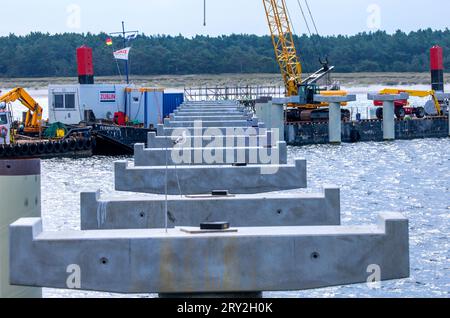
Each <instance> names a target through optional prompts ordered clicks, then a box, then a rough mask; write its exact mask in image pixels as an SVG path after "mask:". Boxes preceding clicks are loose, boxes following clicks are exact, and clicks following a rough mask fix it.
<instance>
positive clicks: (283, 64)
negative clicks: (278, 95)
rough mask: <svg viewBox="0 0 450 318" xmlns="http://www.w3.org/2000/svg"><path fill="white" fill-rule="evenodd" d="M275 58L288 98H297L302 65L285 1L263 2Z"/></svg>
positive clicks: (272, 0) (265, 0) (269, 0)
mask: <svg viewBox="0 0 450 318" xmlns="http://www.w3.org/2000/svg"><path fill="white" fill-rule="evenodd" d="M263 4H264V9H265V11H266V17H267V23H268V24H269V29H270V34H271V36H272V43H273V47H274V49H275V56H276V59H277V62H278V65H279V67H280V70H281V76H282V77H283V80H284V83H285V86H286V94H287V96H297V95H298V88H299V85H300V84H301V81H302V65H301V63H300V59H299V56H298V54H297V49H296V48H295V43H294V37H293V33H292V28H291V24H290V23H289V16H288V14H287V8H286V2H285V0H263Z"/></svg>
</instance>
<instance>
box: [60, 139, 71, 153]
mask: <svg viewBox="0 0 450 318" xmlns="http://www.w3.org/2000/svg"><path fill="white" fill-rule="evenodd" d="M69 149H70V145H69V142H68V141H67V140H63V141H62V142H61V152H63V153H64V152H68V151H69Z"/></svg>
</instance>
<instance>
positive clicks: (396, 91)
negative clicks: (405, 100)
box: [380, 88, 442, 114]
mask: <svg viewBox="0 0 450 318" xmlns="http://www.w3.org/2000/svg"><path fill="white" fill-rule="evenodd" d="M400 93H407V94H409V96H414V97H421V98H424V97H428V96H431V98H432V99H433V103H434V106H435V107H436V111H437V113H438V114H441V113H442V108H441V104H440V103H439V100H438V98H437V96H436V92H435V91H434V90H430V91H427V90H413V89H397V88H386V89H383V90H381V91H380V94H382V95H396V94H400Z"/></svg>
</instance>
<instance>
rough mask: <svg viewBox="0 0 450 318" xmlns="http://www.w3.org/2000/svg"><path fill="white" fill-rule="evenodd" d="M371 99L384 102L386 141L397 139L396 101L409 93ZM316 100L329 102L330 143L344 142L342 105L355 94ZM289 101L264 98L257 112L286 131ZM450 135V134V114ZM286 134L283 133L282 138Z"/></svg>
mask: <svg viewBox="0 0 450 318" xmlns="http://www.w3.org/2000/svg"><path fill="white" fill-rule="evenodd" d="M368 99H369V100H371V101H382V102H383V139H384V140H385V141H392V140H395V102H396V101H400V100H402V101H404V100H408V99H409V95H408V94H406V93H401V94H397V95H387V94H368ZM314 100H315V101H316V102H320V103H326V104H328V105H329V106H328V109H329V118H328V125H329V126H328V133H329V143H331V144H340V143H341V142H342V114H341V108H342V107H341V105H342V104H343V103H349V102H353V101H356V96H355V95H346V96H324V95H316V96H315V97H314ZM287 103H288V101H287V99H274V100H263V101H259V102H258V103H257V104H256V113H257V115H258V117H260V118H261V120H263V121H264V122H265V123H266V127H267V128H278V129H280V131H284V124H285V118H284V107H285V105H286V104H287ZM448 118H449V136H450V116H449V117H448ZM283 137H284V136H283V135H282V134H281V138H283Z"/></svg>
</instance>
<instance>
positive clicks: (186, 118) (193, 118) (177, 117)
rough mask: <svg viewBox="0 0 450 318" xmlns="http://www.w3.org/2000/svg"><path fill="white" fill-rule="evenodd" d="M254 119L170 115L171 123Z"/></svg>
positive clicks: (232, 116) (223, 116)
mask: <svg viewBox="0 0 450 318" xmlns="http://www.w3.org/2000/svg"><path fill="white" fill-rule="evenodd" d="M251 119H252V118H251V117H250V116H244V115H222V116H220V115H217V116H214V115H213V116H211V115H205V116H189V115H183V114H182V115H174V114H171V115H170V121H171V122H172V121H176V122H177V121H182V122H183V121H196V120H204V121H220V120H222V121H230V120H232V121H234V120H251Z"/></svg>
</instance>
